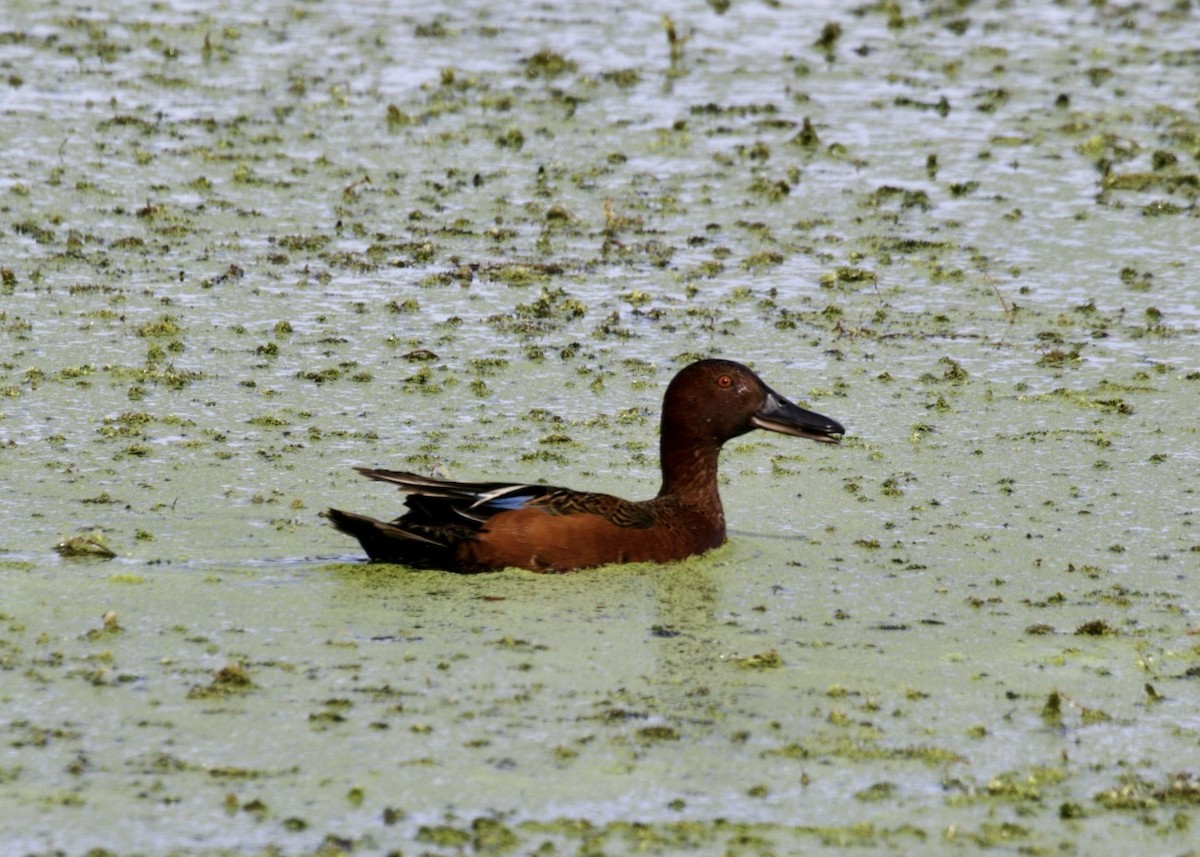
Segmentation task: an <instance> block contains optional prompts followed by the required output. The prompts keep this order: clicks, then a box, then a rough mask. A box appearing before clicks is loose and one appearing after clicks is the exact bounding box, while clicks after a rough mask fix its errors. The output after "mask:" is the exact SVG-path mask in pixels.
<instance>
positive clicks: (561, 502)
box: [325, 360, 844, 572]
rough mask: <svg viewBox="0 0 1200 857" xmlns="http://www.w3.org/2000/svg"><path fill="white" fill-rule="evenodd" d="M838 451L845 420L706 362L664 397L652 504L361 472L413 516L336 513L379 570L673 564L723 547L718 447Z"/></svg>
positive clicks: (735, 369) (683, 374) (727, 365)
mask: <svg viewBox="0 0 1200 857" xmlns="http://www.w3.org/2000/svg"><path fill="white" fill-rule="evenodd" d="M756 428H757V429H766V430H767V431H775V432H779V433H780V434H790V435H795V436H796V437H807V438H811V439H812V440H817V441H822V442H826V443H836V442H837V441H838V440H840V438H841V435H842V434H843V432H844V429H843V428H842V426H841V424H840V423H838V422H837V421H836V420H831V419H829V418H828V417H824V416H821V415H820V414H817V413H813V412H812V411H806V410H804V409H803V408H801V407H799V406H797V405H795V404H793V403H791V402H789V401H788V400H787V399H785V398H783V396H780V395H779V394H778V393H776V392H775V391H774V390H772V389H771V388H770V387H768V386H767V385H766V384H764V383H763V382H762V380H761V379H760V378H759V377H758V376H757V375H756V374H754V372H752V371H751V370H750V369H748V368H747V367H745V366H743V365H742V364H740V363H734V362H733V361H731V360H700V361H698V362H696V363H692V364H691V365H690V366H687V367H685V368H684V369H683V370H681V371H680V372H679V374H678V375H676V376H675V378H674V379H673V380H672V381H671V383H670V385H669V386H668V387H667V393H666V396H665V397H664V399H663V412H662V435H661V438H660V447H661V456H662V474H663V481H662V488H661V489H660V490H659V492H658V496H656V497H654V498H653V499H652V500H643V501H641V502H634V501H631V500H622V499H621V498H619V497H613V496H611V495H609V494H595V493H591V492H586V491H572V490H571V489H569V488H555V487H551V486H548V485H514V484H510V483H506V482H453V481H450V480H446V479H431V478H427V477H424V476H417V475H416V474H413V473H400V472H396V471H392V470H372V469H368V468H359V472H360V473H362V474H363V475H364V476H367V477H369V478H371V479H377V480H379V481H381V482H392V483H395V484H396V485H398V486H400V490H401V491H403V492H405V493H406V494H407V495H408V497H407V498H406V499H405V505H406V506H407V507H408V511H407V512H405V513H404V515H402V516H401V517H399V518H397V519H396V520H394V521H392V522H390V523H388V522H385V521H378V520H376V519H374V518H369V517H366V516H365V515H356V514H354V513H352V512H343V511H340V510H338V509H329V510H328V511H327V512H326V513H325V515H326V517H328V518H329V519H330V520H331V521H332V522H333V524H334V526H336V527H337V528H338V529H339V530H341V531H342V532H344V533H348V534H349V535H352V536H354V537H355V538H356V539H358V540H359V542H361V543H362V546H363V548H364V549H365V550H366V552H367V554H368V555H369V556H370V557H371V559H373V560H379V561H383V562H394V563H400V564H403V565H411V566H415V567H418V568H442V569H447V570H450V571H458V572H478V571H486V570H489V569H497V568H505V567H508V566H517V567H520V568H527V569H531V570H533V571H570V570H572V569H577V568H588V567H591V566H596V565H605V564H607V563H618V562H670V561H672V560H677V559H683V558H684V557H687V556H691V555H693V554H698V553H703V552H704V551H707V550H710V549H711V548H715V547H717V546H718V545H720V544H721V543H722V542H724V541H725V513H724V512H723V511H722V509H721V498H720V496H719V495H718V493H717V457H718V454H719V453H720V451H721V445H722V444H723V443H725V441H727V440H730V439H731V438H735V437H738V436H739V435H743V434H745V433H746V432H749V431H752V430H753V429H756Z"/></svg>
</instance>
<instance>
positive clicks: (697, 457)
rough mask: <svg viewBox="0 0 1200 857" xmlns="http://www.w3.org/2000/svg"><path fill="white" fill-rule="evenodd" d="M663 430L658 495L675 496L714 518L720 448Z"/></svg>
mask: <svg viewBox="0 0 1200 857" xmlns="http://www.w3.org/2000/svg"><path fill="white" fill-rule="evenodd" d="M665 428H666V427H665V426H664V431H663V433H662V437H661V439H660V440H659V454H660V455H661V457H662V473H663V482H662V488H661V489H660V490H659V492H658V496H660V497H663V496H667V495H671V496H675V497H678V498H680V499H681V500H683V501H684V502H686V503H688V504H689V505H692V506H698V507H700V508H702V509H705V510H707V511H711V512H713V513H715V514H717V515H720V514H722V512H721V497H720V495H719V494H718V493H717V459H718V457H719V455H720V453H721V447H720V446H719V445H718V444H716V443H714V442H713V441H712V440H710V439H707V438H701V437H696V436H695V435H682V436H681V434H680V433H679V432H671V431H666V430H665Z"/></svg>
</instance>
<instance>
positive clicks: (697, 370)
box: [662, 360, 846, 447]
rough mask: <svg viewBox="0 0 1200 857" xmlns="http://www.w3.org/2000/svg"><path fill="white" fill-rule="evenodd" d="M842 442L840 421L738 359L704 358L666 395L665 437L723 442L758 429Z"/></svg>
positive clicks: (676, 380)
mask: <svg viewBox="0 0 1200 857" xmlns="http://www.w3.org/2000/svg"><path fill="white" fill-rule="evenodd" d="M754 429H765V430H766V431H774V432H779V433H780V434H789V435H793V436H794V437H806V438H809V439H810V440H815V441H819V442H821V443H837V442H838V441H839V440H841V437H842V435H843V434H845V431H846V430H845V429H844V428H843V427H842V424H841V423H839V422H838V421H837V420H833V419H830V418H829V417H826V416H822V415H821V414H818V413H816V412H814V411H809V410H805V409H804V408H802V407H800V406H799V405H796V404H794V403H793V402H791V401H789V400H788V399H786V398H784V397H783V396H781V395H779V394H778V393H776V392H775V391H774V390H772V389H771V388H770V387H768V386H767V385H766V384H765V383H764V382H763V380H762V379H761V378H759V377H758V375H756V374H755V373H754V372H753V371H752V370H751V369H750V368H749V367H746V366H743V365H742V364H741V363H735V362H734V361H732V360H698V361H696V362H695V363H692V364H690V365H688V366H685V367H684V368H683V369H682V370H680V372H679V374H678V375H676V376H675V377H674V379H672V381H671V383H670V385H669V386H668V387H667V393H666V396H665V398H664V399H663V413H662V436H663V440H664V442H665V441H667V439H668V438H673V439H683V438H689V439H692V440H693V442H696V441H699V442H703V443H711V444H713V445H714V446H717V447H719V446H721V444H723V443H724V442H725V441H727V440H730V439H732V438H735V437H738V436H740V435H743V434H745V433H746V432H749V431H753V430H754Z"/></svg>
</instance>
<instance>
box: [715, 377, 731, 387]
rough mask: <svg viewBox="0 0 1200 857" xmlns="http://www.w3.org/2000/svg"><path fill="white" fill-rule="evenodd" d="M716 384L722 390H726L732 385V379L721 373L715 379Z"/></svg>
mask: <svg viewBox="0 0 1200 857" xmlns="http://www.w3.org/2000/svg"><path fill="white" fill-rule="evenodd" d="M717 386H718V387H720V388H721V389H723V390H727V389H729V388H730V387H732V386H733V379H732V378H730V377H729V376H728V375H722V376H721V377H720V378H718V379H717Z"/></svg>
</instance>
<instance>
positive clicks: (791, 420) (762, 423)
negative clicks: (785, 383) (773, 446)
mask: <svg viewBox="0 0 1200 857" xmlns="http://www.w3.org/2000/svg"><path fill="white" fill-rule="evenodd" d="M750 425H752V426H754V427H755V428H760V429H766V430H767V431H777V432H779V433H780V434H790V435H793V436H795V437H806V438H808V439H810V440H815V441H819V442H821V443H837V442H838V441H840V440H841V439H842V435H843V434H845V433H846V430H845V429H844V428H842V424H841V423H839V422H838V421H837V420H831V419H830V418H829V417H826V416H822V415H821V414H818V413H816V412H815V411H806V410H805V409H804V408H802V407H800V406H799V405H796V404H793V403H792V402H789V401H788V400H787V399H785V398H784V397H783V396H781V395H779V394H778V393H776V392H775V391H774V390H768V391H767V398H766V401H765V402H763V406H762V407H761V408H759V409H758V411H757V412H756V413H755V414H754V415H753V416H752V417H750Z"/></svg>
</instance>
